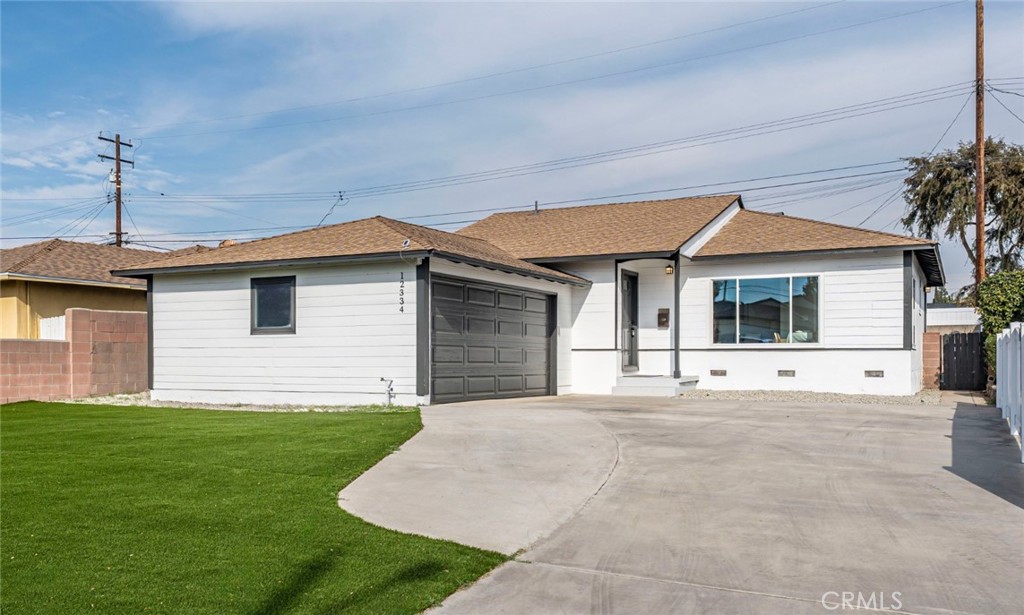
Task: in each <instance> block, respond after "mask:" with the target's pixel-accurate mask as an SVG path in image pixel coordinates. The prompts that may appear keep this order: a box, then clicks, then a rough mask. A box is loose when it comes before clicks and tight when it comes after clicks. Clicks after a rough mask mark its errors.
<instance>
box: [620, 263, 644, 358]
mask: <svg viewBox="0 0 1024 615" xmlns="http://www.w3.org/2000/svg"><path fill="white" fill-rule="evenodd" d="M638 279H639V278H638V277H637V274H635V273H633V272H632V271H623V272H622V282H621V283H620V287H621V288H622V371H624V372H635V371H637V370H639V369H640V348H639V345H638V343H637V342H638V341H639V331H640V326H639V324H640V323H639V312H640V309H639V308H640V293H639V288H638V284H637V281H638Z"/></svg>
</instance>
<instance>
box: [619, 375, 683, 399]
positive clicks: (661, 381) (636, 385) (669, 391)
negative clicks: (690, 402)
mask: <svg viewBox="0 0 1024 615" xmlns="http://www.w3.org/2000/svg"><path fill="white" fill-rule="evenodd" d="M698 380H699V378H698V377H697V376H683V377H681V378H673V377H671V376H644V375H636V376H622V377H620V378H618V379H617V380H616V383H615V386H613V387H612V395H635V396H638V397H675V396H676V395H679V394H680V393H682V392H683V391H689V390H691V389H695V388H697V381H698Z"/></svg>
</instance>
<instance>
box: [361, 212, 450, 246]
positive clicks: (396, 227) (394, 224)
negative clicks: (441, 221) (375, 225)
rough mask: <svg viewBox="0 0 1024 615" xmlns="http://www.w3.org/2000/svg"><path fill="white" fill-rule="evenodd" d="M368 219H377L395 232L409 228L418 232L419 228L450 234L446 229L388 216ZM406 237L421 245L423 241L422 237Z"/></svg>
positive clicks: (405, 231)
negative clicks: (433, 227) (442, 229)
mask: <svg viewBox="0 0 1024 615" xmlns="http://www.w3.org/2000/svg"><path fill="white" fill-rule="evenodd" d="M370 220H377V221H378V222H381V223H382V224H384V226H386V227H388V228H389V229H391V230H392V231H394V232H396V233H402V234H404V233H407V232H408V231H410V230H412V231H413V232H415V233H418V232H419V231H421V230H427V231H434V232H437V233H445V234H449V235H450V234H451V233H448V232H447V231H441V230H438V229H432V228H428V227H425V226H420V225H419V224H412V223H409V222H402V221H401V220H395V219H394V218H388V217H386V216H374V217H373V218H370ZM406 239H415V240H416V243H419V244H421V245H423V243H424V242H423V240H422V239H420V238H417V237H406ZM427 243H430V242H429V241H428V242H427ZM423 247H424V248H427V249H430V248H431V246H427V245H423Z"/></svg>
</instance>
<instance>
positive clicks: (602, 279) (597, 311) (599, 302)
mask: <svg viewBox="0 0 1024 615" xmlns="http://www.w3.org/2000/svg"><path fill="white" fill-rule="evenodd" d="M556 266H557V267H558V268H559V269H561V270H562V271H568V272H570V273H573V274H575V275H578V276H580V277H582V278H586V279H587V280H590V281H591V285H590V286H587V287H583V288H573V289H572V316H571V320H572V339H573V348H601V349H611V348H615V347H616V343H615V342H616V339H615V311H616V308H617V305H618V304H617V300H618V298H617V297H616V296H615V262H614V261H612V260H607V261H580V262H571V263H558V264H557V265H556Z"/></svg>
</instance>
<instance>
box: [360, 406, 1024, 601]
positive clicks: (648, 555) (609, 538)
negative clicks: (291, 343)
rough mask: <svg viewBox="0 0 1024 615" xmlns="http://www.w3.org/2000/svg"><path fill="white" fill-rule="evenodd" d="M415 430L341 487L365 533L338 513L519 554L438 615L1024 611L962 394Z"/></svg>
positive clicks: (1010, 492) (1008, 527) (526, 416)
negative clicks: (848, 599)
mask: <svg viewBox="0 0 1024 615" xmlns="http://www.w3.org/2000/svg"><path fill="white" fill-rule="evenodd" d="M424 417H425V421H426V429H425V430H424V432H423V433H422V434H420V435H418V436H417V437H416V438H414V439H413V440H411V441H410V442H409V443H407V444H406V446H405V447H403V449H402V450H401V451H400V452H399V453H397V454H396V455H393V456H392V457H390V458H388V459H387V460H386V461H385V462H384V463H383V464H381V465H380V466H378V467H377V468H374V469H373V470H371V471H370V472H368V473H367V474H365V475H363V477H361V478H360V479H359V480H358V481H356V482H355V483H353V485H352V487H357V486H358V487H359V489H360V491H361V492H360V494H359V497H358V500H359V501H360V502H364V503H365V502H372V501H374V500H376V501H377V502H378V503H377V504H376V506H375V508H374V511H373V512H374V513H376V516H375V517H374V516H367V515H364V514H363V513H361V512H360V510H361V507H360V506H358V505H357V506H354V507H353V506H350V505H349V504H351V503H352V502H353V501H354V500H352V499H349V500H348V501H343V502H342V505H343V506H344V507H345V508H346V509H349V510H352V511H353V512H355V513H356V514H359V515H360V516H367V518H369V519H370V520H371V521H374V522H376V523H380V524H382V525H385V526H387V527H394V528H396V529H404V530H406V531H413V532H416V533H422V534H428V535H433V536H438V537H443V538H450V539H452V540H456V541H459V542H465V543H468V544H477V545H480V546H486V545H485V544H484V543H490V544H491V545H492V546H491V547H490V548H496V549H498V550H502V551H504V552H506V553H508V552H511V551H515V550H518V549H520V548H522V546H524V545H532V546H530V547H529V548H528V549H526V550H525V551H524V552H522V553H519V554H518V555H517V557H516V558H515V560H514V561H512V562H509V563H508V564H506V565H504V566H502V567H500V568H498V569H497V570H496V571H494V572H493V573H492V574H490V575H488V576H487V577H485V578H484V579H482V580H481V581H479V582H478V583H476V584H475V585H473V586H471V587H470V588H468V589H466V590H463V591H461V592H458V593H456V594H454V595H453V596H451V597H450V598H449V599H448V600H447V601H446V602H445V603H444V604H442V605H441V606H440V607H439V608H438V609H437V611H438V612H441V613H481V612H487V613H549V612H559V613H593V612H598V613H669V612H687V613H723V612H727V613H744V612H749V613H758V614H761V613H776V612H785V613H811V612H814V613H830V612H835V611H836V610H842V609H838V608H837V607H839V606H840V605H839V602H841V600H842V597H843V592H849V593H850V594H851V595H852V596H856V595H857V593H858V592H859V594H860V596H859V599H860V600H861V603H862V604H870V605H872V606H873V607H875V608H881V609H882V610H892V611H898V612H909V613H936V614H938V613H951V612H952V613H1018V612H1020V607H1021V604H1024V585H1022V584H1021V583H1020V579H1021V578H1022V575H1024V465H1021V464H1019V463H1016V459H1017V458H1018V456H1019V451H1018V450H1017V449H1016V444H1015V443H1014V442H1013V440H1012V438H1010V436H1009V434H1008V433H1007V431H1006V429H1005V426H1003V425H1001V424H1000V421H999V418H998V413H997V411H995V410H994V409H992V408H990V407H985V406H978V405H975V404H973V403H971V400H970V398H961V399H956V398H946V399H945V400H944V402H943V403H942V404H941V405H934V406H871V405H852V404H849V405H847V404H832V405H822V404H811V403H806V404H799V403H785V404H781V403H763V402H742V401H732V402H712V401H697V400H682V401H681V400H664V399H639V398H637V399H623V398H609V397H566V398H558V399H551V398H546V399H539V400H519V401H516V402H488V403H480V404H465V405H459V406H454V405H453V406H444V407H438V408H432V409H428V410H426V411H425V412H424ZM435 431H438V433H433V432H435ZM442 432H451V433H450V434H449V435H445V434H444V433H442ZM616 443H617V444H618V448H617V450H618V462H617V463H616V462H615V451H616V447H615V445H616ZM492 448H496V449H497V450H496V451H492V452H488V451H489V450H490V449H492ZM431 449H433V450H431ZM588 450H590V451H592V453H589V454H588V453H585V452H583V453H581V451H588ZM549 451H550V453H549ZM549 454H550V456H549ZM563 464H572V467H571V468H570V467H568V466H563ZM382 466H388V467H382ZM378 469H380V471H381V472H382V473H379V472H378ZM609 470H611V476H610V477H608V472H609ZM381 477H384V478H386V480H383V479H381ZM360 482H363V484H362V485H358V484H359V483H360ZM426 483H429V484H426ZM378 487H381V488H382V489H383V490H381V489H378ZM350 488H351V487H350ZM406 488H410V489H415V492H412V493H410V494H407V495H402V494H401V492H402V491H403V490H404V489H406ZM348 492H349V489H346V490H345V491H344V492H343V493H342V497H343V498H350V495H349V493H348ZM422 498H426V500H425V502H424V501H423V500H422ZM531 498H532V503H531ZM555 528H557V529H555ZM552 530H554V531H552ZM491 535H493V536H494V538H487V537H488V536H491ZM497 537H500V538H497ZM823 598H824V600H825V603H824V605H823V603H822V600H823ZM853 600H854V602H853V603H854V604H855V603H856V600H857V598H854V599H853ZM830 607H831V608H830ZM847 610H848V609H847Z"/></svg>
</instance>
